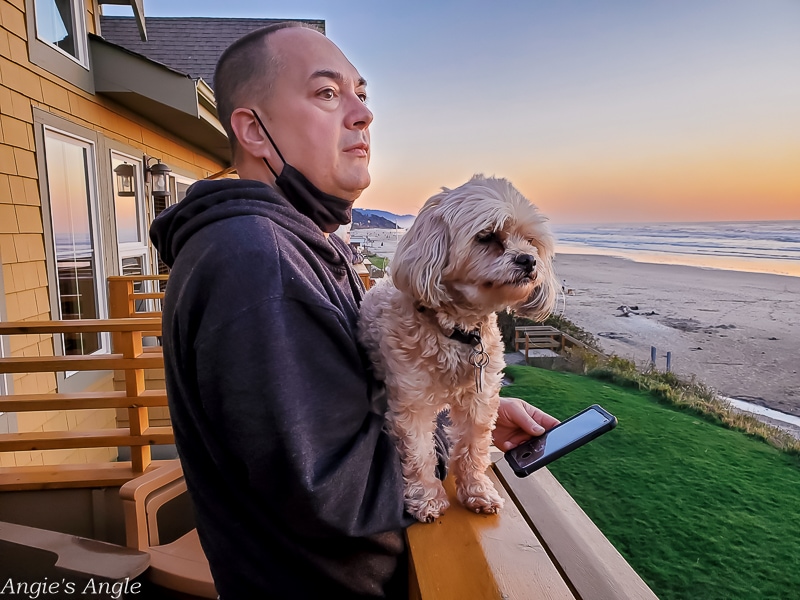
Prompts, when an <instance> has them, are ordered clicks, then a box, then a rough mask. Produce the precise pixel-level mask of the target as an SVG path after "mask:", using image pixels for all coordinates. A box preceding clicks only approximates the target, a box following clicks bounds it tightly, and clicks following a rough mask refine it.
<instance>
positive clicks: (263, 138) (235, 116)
mask: <svg viewBox="0 0 800 600" xmlns="http://www.w3.org/2000/svg"><path fill="white" fill-rule="evenodd" d="M231 129H233V133H234V135H235V136H236V141H237V142H238V145H239V148H240V150H242V151H244V152H246V153H247V154H249V155H250V156H253V157H255V158H259V159H260V158H266V159H267V160H268V161H269V162H270V164H272V162H273V152H274V149H273V147H272V144H270V141H269V138H267V135H266V134H265V133H264V130H263V129H261V126H260V125H259V124H258V120H257V119H256V118H255V116H254V115H253V111H252V110H250V109H249V108H237V109H235V110H234V111H233V112H232V113H231ZM259 162H260V161H259Z"/></svg>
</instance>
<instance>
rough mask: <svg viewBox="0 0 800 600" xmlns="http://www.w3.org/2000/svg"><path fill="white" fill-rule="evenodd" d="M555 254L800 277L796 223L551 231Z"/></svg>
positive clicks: (798, 223)
mask: <svg viewBox="0 0 800 600" xmlns="http://www.w3.org/2000/svg"><path fill="white" fill-rule="evenodd" d="M553 229H554V232H555V235H556V239H557V240H558V246H557V251H558V252H562V253H569V254H603V255H608V256H619V257H622V258H629V259H632V260H635V261H638V262H655V263H665V264H677V265H689V266H696V267H707V268H715V269H727V270H734V271H748V272H754V273H774V274H779V275H791V276H794V277H800V221H719V222H705V223H624V224H608V223H604V224H597V225H557V224H556V225H554V226H553Z"/></svg>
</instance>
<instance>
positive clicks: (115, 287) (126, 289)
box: [108, 275, 169, 335]
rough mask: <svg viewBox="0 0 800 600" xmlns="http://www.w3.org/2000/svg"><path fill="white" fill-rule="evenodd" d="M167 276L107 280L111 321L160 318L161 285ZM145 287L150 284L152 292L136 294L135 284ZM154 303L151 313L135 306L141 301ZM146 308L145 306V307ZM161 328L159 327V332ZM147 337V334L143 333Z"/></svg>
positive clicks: (134, 276) (124, 277)
mask: <svg viewBox="0 0 800 600" xmlns="http://www.w3.org/2000/svg"><path fill="white" fill-rule="evenodd" d="M168 277H169V276H168V275H127V276H114V277H109V278H108V316H109V317H111V318H112V319H124V318H127V317H159V318H160V317H161V300H163V299H164V291H163V290H162V289H161V288H162V283H166V281H167V278H168ZM137 283H141V284H143V285H145V286H147V284H150V285H149V286H148V287H150V288H151V289H153V290H157V291H147V292H137V291H136V290H135V288H136V284H137ZM147 300H151V301H154V302H155V303H157V304H156V306H154V307H153V308H155V310H153V311H139V310H137V306H136V305H137V304H139V303H142V302H143V301H147ZM145 306H146V305H145ZM160 331H161V327H159V332H160ZM145 335H147V332H145Z"/></svg>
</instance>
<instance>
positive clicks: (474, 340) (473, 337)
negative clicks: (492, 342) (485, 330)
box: [447, 327, 483, 348]
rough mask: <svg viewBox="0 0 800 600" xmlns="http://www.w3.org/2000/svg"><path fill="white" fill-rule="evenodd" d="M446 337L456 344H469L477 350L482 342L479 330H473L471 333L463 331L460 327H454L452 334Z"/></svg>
mask: <svg viewBox="0 0 800 600" xmlns="http://www.w3.org/2000/svg"><path fill="white" fill-rule="evenodd" d="M447 337H449V338H450V339H451V340H455V341H457V342H462V343H464V344H469V345H470V346H472V347H473V348H477V347H478V346H480V345H481V344H482V343H483V340H481V332H480V330H479V329H473V330H472V331H464V330H463V329H461V328H460V327H456V328H455V329H453V333H451V334H450V335H449V336H447Z"/></svg>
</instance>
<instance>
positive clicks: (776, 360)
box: [556, 254, 800, 415]
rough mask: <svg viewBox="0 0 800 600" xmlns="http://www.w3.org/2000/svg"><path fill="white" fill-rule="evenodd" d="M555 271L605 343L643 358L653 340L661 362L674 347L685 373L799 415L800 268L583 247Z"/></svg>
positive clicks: (571, 305) (575, 314)
mask: <svg viewBox="0 0 800 600" xmlns="http://www.w3.org/2000/svg"><path fill="white" fill-rule="evenodd" d="M556 272H557V274H558V277H559V280H566V285H567V288H569V289H572V290H573V293H572V294H569V295H567V296H566V297H565V298H566V302H565V303H564V302H563V301H562V302H561V303H560V305H559V308H558V312H560V311H561V310H564V316H565V317H566V318H568V319H570V320H571V321H573V322H574V323H575V324H577V325H579V326H580V327H582V328H583V329H586V330H587V331H590V332H591V333H592V334H594V335H595V336H597V338H598V340H599V342H600V345H601V347H602V348H603V350H604V351H605V352H607V353H614V354H617V355H618V356H621V357H624V358H628V359H631V360H634V361H635V362H636V363H637V364H638V365H644V364H646V363H648V362H649V361H650V347H651V346H655V347H656V348H657V349H658V354H657V363H656V364H657V367H658V368H659V369H662V370H663V369H664V368H665V366H666V353H667V351H670V352H672V370H673V371H675V372H676V373H678V374H680V375H682V376H685V377H691V376H693V375H694V376H696V377H697V380H698V381H701V382H703V383H705V384H706V385H709V386H711V387H712V388H713V389H714V390H716V391H717V392H718V393H720V394H722V395H725V396H729V397H732V398H738V399H741V400H746V401H749V402H753V403H755V404H759V405H761V406H767V407H769V408H773V409H775V410H779V411H782V412H786V413H790V414H793V415H800V277H787V276H781V275H768V274H761V273H744V272H739V271H723V270H717V269H705V268H698V267H685V266H677V265H663V264H651V263H639V262H634V261H631V260H627V259H622V258H613V257H608V256H594V255H579V254H559V255H558V256H557V258H556ZM623 305H625V306H628V307H633V306H638V311H637V312H639V313H640V314H638V315H635V314H631V315H630V316H627V317H625V316H619V315H621V314H622V312H621V311H619V310H618V307H620V306H623ZM650 312H654V313H656V314H651V315H648V314H647V313H650Z"/></svg>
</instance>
